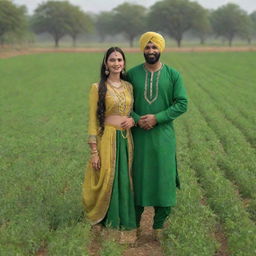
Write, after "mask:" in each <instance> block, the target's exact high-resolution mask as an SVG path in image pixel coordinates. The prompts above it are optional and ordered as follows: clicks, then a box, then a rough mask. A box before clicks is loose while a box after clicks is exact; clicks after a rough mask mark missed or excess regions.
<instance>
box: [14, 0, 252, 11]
mask: <svg viewBox="0 0 256 256" xmlns="http://www.w3.org/2000/svg"><path fill="white" fill-rule="evenodd" d="M158 1H159V0H69V2H70V3H72V4H74V5H78V6H80V7H81V9H82V10H84V11H90V12H94V13H98V12H100V11H110V10H112V9H113V8H114V7H116V6H117V5H119V4H121V3H124V2H129V3H136V4H140V5H143V6H145V7H149V6H151V5H152V4H154V3H155V2H158ZM194 1H195V2H198V3H200V4H201V5H202V6H203V7H205V8H208V9H216V8H218V7H220V6H222V5H224V4H227V3H235V4H238V5H239V6H240V7H241V8H242V9H244V10H245V11H247V12H248V13H251V12H252V11H255V10H256V0H194ZM13 2H14V3H16V4H18V5H26V6H27V8H28V11H29V14H32V13H33V11H34V9H35V8H36V7H37V5H38V4H39V3H42V2H46V1H44V0H13Z"/></svg>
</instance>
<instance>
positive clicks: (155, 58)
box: [144, 53, 160, 64]
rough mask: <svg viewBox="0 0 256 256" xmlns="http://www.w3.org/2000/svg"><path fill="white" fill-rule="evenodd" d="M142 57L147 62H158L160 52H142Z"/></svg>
mask: <svg viewBox="0 0 256 256" xmlns="http://www.w3.org/2000/svg"><path fill="white" fill-rule="evenodd" d="M152 55H153V56H152ZM144 58H145V60H146V62H147V63H148V64H155V63H157V62H158V60H159V58H160V53H150V54H145V53H144Z"/></svg>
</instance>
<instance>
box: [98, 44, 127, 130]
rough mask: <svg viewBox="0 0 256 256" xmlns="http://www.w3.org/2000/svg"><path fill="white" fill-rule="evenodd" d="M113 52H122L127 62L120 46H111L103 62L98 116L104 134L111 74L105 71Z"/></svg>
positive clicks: (121, 76) (121, 75) (122, 75)
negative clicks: (107, 82)
mask: <svg viewBox="0 0 256 256" xmlns="http://www.w3.org/2000/svg"><path fill="white" fill-rule="evenodd" d="M113 52H119V53H121V55H122V56H123V59H124V65H125V63H126V61H125V55H124V52H123V51H122V49H120V48H119V47H110V48H109V49H108V50H107V52H106V53H105V55H104V58H103V61H102V64H101V69H100V82H99V89H98V93H99V100H98V108H97V118H98V121H99V126H100V135H102V133H103V131H104V120H105V111H106V104H105V98H106V93H107V86H106V81H107V79H108V76H109V74H106V73H105V71H106V70H107V67H106V64H107V60H108V58H109V55H110V54H111V53H113ZM124 71H125V67H124ZM120 78H121V79H123V78H124V74H123V73H121V74H120Z"/></svg>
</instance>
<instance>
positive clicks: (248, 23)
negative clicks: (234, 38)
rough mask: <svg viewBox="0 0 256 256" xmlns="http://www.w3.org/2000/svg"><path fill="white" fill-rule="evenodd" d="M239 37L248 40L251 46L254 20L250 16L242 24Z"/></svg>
mask: <svg viewBox="0 0 256 256" xmlns="http://www.w3.org/2000/svg"><path fill="white" fill-rule="evenodd" d="M238 34H239V36H240V37H241V38H243V39H245V40H247V42H248V44H251V42H252V37H253V20H252V18H251V17H250V16H249V15H246V17H245V19H243V20H242V22H241V30H240V31H239V33H238Z"/></svg>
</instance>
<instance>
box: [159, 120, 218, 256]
mask: <svg viewBox="0 0 256 256" xmlns="http://www.w3.org/2000/svg"><path fill="white" fill-rule="evenodd" d="M176 128H177V134H178V136H177V144H178V151H177V156H178V166H179V172H180V178H181V181H182V184H181V190H180V191H179V190H178V195H177V196H178V197H177V201H178V204H177V206H176V207H174V208H173V213H172V214H171V217H170V223H169V225H168V228H167V229H166V232H165V234H166V236H165V240H164V248H165V252H166V255H177V256H179V255H180V256H185V255H189V256H193V255H194V256H209V255H215V252H216V251H217V249H218V247H219V244H218V242H217V241H216V240H215V237H214V233H215V226H216V220H215V215H214V214H213V212H212V211H211V209H210V208H209V207H208V206H207V205H205V204H203V203H202V202H203V201H204V192H203V190H202V188H201V187H200V185H199V184H198V182H197V177H196V175H195V171H194V170H193V169H191V167H190V157H189V148H188V147H187V140H188V137H187V134H186V130H185V129H184V125H182V122H180V121H178V123H177V127H176Z"/></svg>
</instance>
